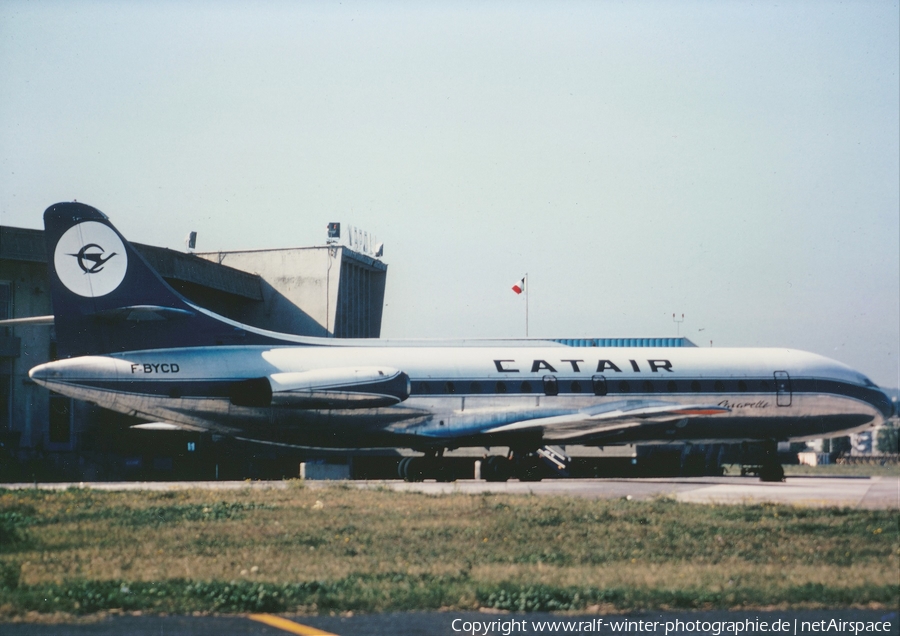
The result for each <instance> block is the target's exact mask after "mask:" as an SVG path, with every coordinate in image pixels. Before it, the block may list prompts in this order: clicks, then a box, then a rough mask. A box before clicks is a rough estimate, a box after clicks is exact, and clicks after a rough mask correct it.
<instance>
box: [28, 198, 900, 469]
mask: <svg viewBox="0 0 900 636" xmlns="http://www.w3.org/2000/svg"><path fill="white" fill-rule="evenodd" d="M44 224H45V228H46V239H47V251H48V255H49V270H50V279H51V291H52V299H53V308H54V314H55V325H56V335H57V340H58V350H59V353H60V355H61V356H62V357H63V358H64V359H60V360H57V361H54V362H49V363H46V364H42V365H40V366H37V367H35V368H34V369H32V370H31V372H30V376H31V377H32V378H33V379H34V381H35V382H37V383H39V384H41V385H42V386H45V387H47V388H48V389H51V390H53V391H56V392H58V393H61V394H63V395H66V396H69V397H72V398H76V399H79V400H86V401H88V402H92V403H94V404H97V405H99V406H101V407H104V408H107V409H111V410H113V411H118V412H121V413H127V414H129V415H133V416H136V417H138V418H143V419H144V420H146V421H148V422H162V423H167V424H169V425H170V426H172V427H178V428H183V429H187V430H196V431H210V432H213V433H216V434H219V435H226V436H234V437H237V438H241V439H250V440H257V441H265V442H274V443H279V444H287V445H294V446H302V447H314V448H346V449H350V448H355V449H359V448H375V447H391V448H410V449H414V450H416V451H419V452H421V453H423V455H424V456H423V457H421V458H413V459H407V460H405V461H403V462H401V464H400V473H401V475H400V476H401V477H404V478H406V479H409V480H419V479H423V478H426V477H429V476H437V477H440V475H441V474H442V473H441V467H442V465H443V459H442V456H443V453H444V451H445V450H447V449H455V448H459V447H464V446H477V447H491V446H504V447H508V448H510V449H511V450H510V453H509V455H507V456H493V457H490V458H488V461H486V462H485V463H484V468H483V474H484V476H485V477H486V478H488V479H494V480H503V479H507V478H509V477H513V476H518V477H520V478H530V477H534V476H535V475H537V474H539V473H537V472H536V466H538V465H539V464H541V465H542V464H549V465H554V466H555V467H556V468H557V469H558V470H559V472H560V474H565V471H566V468H567V462H568V458H567V457H566V456H565V454H564V453H563V452H562V451H561V449H560V448H559V446H564V445H567V444H582V445H595V446H607V445H617V444H626V443H636V442H639V443H651V444H652V443H695V442H697V443H699V442H726V443H734V442H754V443H762V444H763V445H764V446H765V448H766V449H767V454H766V457H767V458H768V459H767V460H766V461H765V463H764V466H763V470H761V477H762V478H763V479H766V480H780V479H782V478H783V471H782V469H781V466H780V464H778V463H777V458H776V454H775V453H774V449H775V445H776V443H777V442H778V441H785V440H805V439H814V438H821V437H828V436H834V435H837V434H842V435H843V434H847V433H849V432H851V431H857V430H862V429H865V428H868V427H873V426H877V425H879V424H880V423H881V422H882V421H883V420H884V419H886V418H887V417H890V415H891V414H892V411H893V405H892V403H891V401H890V399H889V398H888V396H887V395H885V393H884V392H882V391H881V390H880V389H879V388H878V387H877V386H876V385H875V384H873V383H872V382H871V381H870V380H869V379H867V378H866V377H865V376H864V375H862V374H861V373H859V372H857V371H855V370H853V369H851V368H849V367H847V366H845V365H843V364H841V363H839V362H836V361H834V360H830V359H828V358H825V357H822V356H819V355H816V354H813V353H806V352H803V351H796V350H791V349H775V348H772V349H713V348H647V347H635V348H627V347H616V348H604V347H571V346H566V345H564V344H561V343H559V342H556V341H546V340H506V341H504V340H500V341H463V342H449V341H448V342H404V341H390V340H364V339H323V338H310V337H302V336H296V335H288V334H279V333H274V332H270V331H265V330H262V329H258V328H255V327H252V326H248V325H244V324H239V323H237V322H234V321H232V320H229V319H227V318H224V317H222V316H219V315H216V314H214V313H212V312H211V311H208V310H207V309H204V308H203V307H200V306H198V305H196V304H194V303H192V302H190V301H188V300H187V299H185V298H184V297H182V296H181V295H180V294H178V293H177V292H176V291H175V290H173V289H172V288H171V287H170V286H169V285H168V284H167V283H166V282H165V281H163V279H162V278H161V277H160V276H159V275H158V274H157V273H156V272H155V271H154V270H153V269H152V268H151V267H150V266H149V265H148V264H147V262H146V261H145V260H144V259H143V257H142V256H141V255H140V254H139V253H138V252H137V251H135V250H134V248H133V247H132V246H131V244H130V243H129V242H128V241H127V240H126V239H125V238H124V237H123V236H122V235H121V234H120V233H119V232H118V231H117V230H116V229H115V228H114V227H113V225H112V224H111V223H110V221H109V219H108V218H107V217H106V216H105V215H104V214H103V213H101V212H100V211H98V210H96V209H94V208H92V207H90V206H87V205H84V204H81V203H59V204H56V205H53V206H51V207H50V208H48V209H47V211H46V212H45V214H44Z"/></svg>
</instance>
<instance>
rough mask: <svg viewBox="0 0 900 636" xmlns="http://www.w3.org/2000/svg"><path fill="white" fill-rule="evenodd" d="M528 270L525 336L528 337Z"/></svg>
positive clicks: (526, 273)
mask: <svg viewBox="0 0 900 636" xmlns="http://www.w3.org/2000/svg"><path fill="white" fill-rule="evenodd" d="M528 287H529V285H528V272H525V337H526V338H527V337H528Z"/></svg>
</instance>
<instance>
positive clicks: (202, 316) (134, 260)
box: [44, 203, 271, 357]
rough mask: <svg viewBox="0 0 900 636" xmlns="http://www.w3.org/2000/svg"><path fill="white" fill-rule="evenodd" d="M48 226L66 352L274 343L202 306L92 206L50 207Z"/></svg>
mask: <svg viewBox="0 0 900 636" xmlns="http://www.w3.org/2000/svg"><path fill="white" fill-rule="evenodd" d="M44 229H45V234H46V241H47V255H48V267H49V274H50V287H51V295H52V300H53V313H54V316H55V324H56V338H57V351H58V353H59V356H60V357H71V356H80V355H90V354H98V353H114V352H117V351H131V350H137V349H162V348H168V347H189V346H215V345H226V344H264V343H267V342H271V339H270V338H266V337H264V336H260V335H259V334H257V333H253V332H250V331H248V330H246V329H243V328H242V327H241V326H239V325H236V324H235V323H232V322H230V321H227V320H225V319H219V318H218V317H216V316H215V315H214V314H211V313H210V312H207V311H198V308H197V307H195V306H194V305H192V304H191V303H190V302H188V301H187V300H186V299H185V298H184V297H183V296H181V294H179V293H178V292H177V291H175V290H174V289H172V287H170V286H169V284H168V283H166V282H165V281H164V280H163V279H162V278H161V277H160V275H159V274H158V273H157V272H156V271H154V270H153V268H152V267H150V265H149V264H148V263H147V261H146V260H144V257H143V256H141V255H140V254H139V253H138V252H137V250H135V249H134V247H133V246H132V245H131V244H130V243H129V242H128V241H127V240H126V239H125V237H123V236H122V235H121V234H120V233H119V232H118V230H116V228H115V227H114V226H113V225H112V223H110V221H109V219H108V218H107V217H106V215H105V214H103V213H102V212H100V211H99V210H97V209H95V208H92V207H91V206H89V205H84V204H83V203H57V204H56V205H52V206H50V207H49V208H47V210H46V212H44Z"/></svg>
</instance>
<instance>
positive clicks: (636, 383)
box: [412, 375, 773, 395]
mask: <svg viewBox="0 0 900 636" xmlns="http://www.w3.org/2000/svg"><path fill="white" fill-rule="evenodd" d="M772 390H773V384H772V382H770V381H768V380H668V381H666V380H643V381H640V380H607V378H606V377H605V376H602V375H595V376H593V377H592V378H591V379H590V380H560V379H558V378H557V377H556V376H554V375H545V376H544V377H543V378H542V379H541V380H540V381H537V380H534V381H532V380H521V381H517V380H515V381H514V380H498V381H496V382H488V381H475V382H467V381H465V380H462V381H447V382H439V381H414V382H413V383H412V394H413V395H436V394H457V393H460V394H464V395H471V394H479V393H489V394H490V393H493V394H503V393H543V394H544V395H559V394H560V393H588V394H590V393H593V394H594V395H608V394H610V393H613V394H615V393H710V392H715V393H738V392H741V393H742V392H745V391H759V392H769V391H772Z"/></svg>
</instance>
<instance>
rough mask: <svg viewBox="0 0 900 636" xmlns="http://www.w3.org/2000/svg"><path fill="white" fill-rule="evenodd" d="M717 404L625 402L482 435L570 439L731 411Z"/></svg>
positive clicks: (531, 420)
mask: <svg viewBox="0 0 900 636" xmlns="http://www.w3.org/2000/svg"><path fill="white" fill-rule="evenodd" d="M730 411H731V409H729V408H726V407H724V406H719V405H717V404H673V403H671V402H660V401H650V400H626V401H623V402H613V403H610V404H605V405H602V406H598V407H594V408H590V409H583V410H579V411H575V412H572V413H567V414H563V415H554V416H550V417H537V418H529V419H523V420H520V421H517V422H511V423H507V424H503V425H501V426H495V427H493V428H490V429H487V430H485V431H483V432H484V433H513V432H516V433H520V432H528V431H540V432H541V434H542V436H543V437H544V439H548V440H559V441H563V440H569V439H573V438H583V437H589V436H591V435H597V434H602V433H611V432H614V431H618V430H624V429H628V428H634V427H637V426H641V425H643V424H648V423H660V422H666V421H671V420H680V419H685V418H694V417H708V416H715V415H721V414H723V413H728V412H730Z"/></svg>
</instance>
